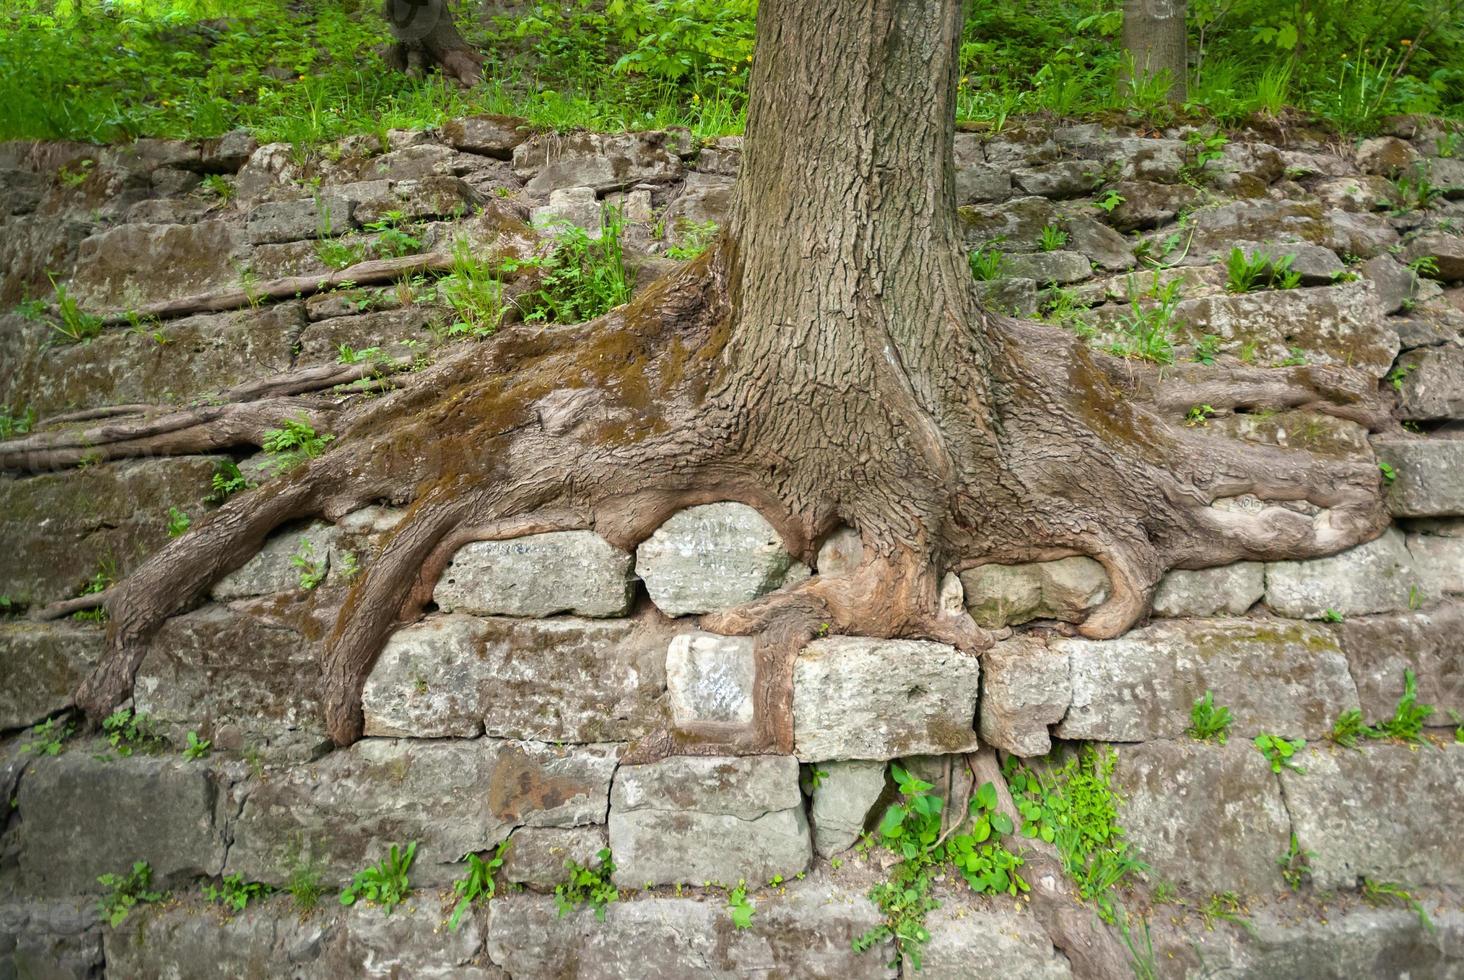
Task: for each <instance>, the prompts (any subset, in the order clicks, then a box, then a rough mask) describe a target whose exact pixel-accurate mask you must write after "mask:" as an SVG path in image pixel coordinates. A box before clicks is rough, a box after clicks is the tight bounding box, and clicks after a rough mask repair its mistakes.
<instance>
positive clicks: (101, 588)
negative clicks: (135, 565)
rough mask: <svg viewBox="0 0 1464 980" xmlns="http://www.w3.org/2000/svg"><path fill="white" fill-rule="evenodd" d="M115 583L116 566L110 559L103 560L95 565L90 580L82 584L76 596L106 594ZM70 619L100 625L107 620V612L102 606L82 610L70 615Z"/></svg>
mask: <svg viewBox="0 0 1464 980" xmlns="http://www.w3.org/2000/svg"><path fill="white" fill-rule="evenodd" d="M116 581H117V566H116V563H115V562H113V561H112V560H111V559H110V558H106V559H103V560H102V561H100V562H98V563H97V570H96V573H95V574H94V575H92V577H91V578H89V579H87V580H86V581H85V582H83V583H82V586H81V591H80V592H78V593H77V596H78V597H80V596H87V595H101V594H102V593H103V592H106V591H107V590H108V589H109V588H111V587H112V585H113V584H114V583H115V582H116ZM71 618H72V619H76V620H81V621H84V622H93V623H100V622H102V621H103V620H105V619H106V618H107V610H106V608H105V607H103V606H98V607H96V608H94V609H82V610H79V611H77V612H74V613H72V614H71Z"/></svg>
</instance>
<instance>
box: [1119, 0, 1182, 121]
mask: <svg viewBox="0 0 1464 980" xmlns="http://www.w3.org/2000/svg"><path fill="white" fill-rule="evenodd" d="M1186 6H1187V4H1186V2H1185V0H1124V4H1123V40H1122V43H1123V50H1124V54H1125V55H1126V56H1127V57H1128V58H1132V59H1133V60H1132V62H1131V68H1132V73H1133V75H1136V76H1138V77H1139V78H1141V79H1148V78H1153V77H1155V76H1157V75H1161V74H1163V73H1165V72H1167V73H1168V74H1169V79H1170V84H1169V101H1170V102H1183V101H1184V98H1185V90H1186V79H1187V76H1188V74H1189V53H1188V50H1187V43H1188V38H1187V35H1186V34H1185V8H1186ZM1128 72H1129V66H1126V67H1125V76H1126V77H1125V79H1124V84H1126V85H1128V84H1132V79H1131V78H1129V77H1127V75H1128Z"/></svg>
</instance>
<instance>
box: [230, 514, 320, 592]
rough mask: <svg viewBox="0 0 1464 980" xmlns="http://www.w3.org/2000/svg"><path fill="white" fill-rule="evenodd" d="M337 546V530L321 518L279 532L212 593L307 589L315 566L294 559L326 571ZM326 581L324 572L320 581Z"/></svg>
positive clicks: (317, 569)
mask: <svg viewBox="0 0 1464 980" xmlns="http://www.w3.org/2000/svg"><path fill="white" fill-rule="evenodd" d="M334 546H335V533H334V529H333V528H332V527H331V526H330V525H329V524H322V523H320V522H318V521H317V522H316V523H313V524H311V525H310V526H309V527H305V528H301V529H298V530H293V531H278V532H276V533H274V534H272V535H270V537H269V539H268V540H267V541H265V543H264V547H262V548H260V549H259V551H258V552H256V553H255V555H254V557H253V558H250V559H249V560H248V561H247V562H245V563H244V564H243V565H241V566H240V567H238V568H236V569H234V570H233V571H232V572H230V573H229V574H227V575H225V576H224V577H223V578H221V579H219V580H218V581H217V582H215V583H214V585H213V588H212V589H211V590H209V594H210V595H212V596H213V597H214V598H215V599H241V598H244V597H246V596H256V595H270V594H271V593H275V592H294V591H296V590H297V589H303V588H306V587H307V586H306V585H305V584H304V583H303V582H302V581H301V576H302V575H308V574H310V573H311V569H309V568H301V567H299V566H298V565H297V564H296V563H295V561H294V559H295V558H296V557H298V558H299V559H300V561H301V562H304V563H305V564H307V565H311V566H313V567H314V569H315V570H316V571H318V572H321V573H324V572H327V571H328V570H329V569H330V565H331V559H332V557H333V555H332V553H333V551H334ZM324 580H325V579H324V576H323V575H322V577H321V579H320V581H322V582H323V581H324Z"/></svg>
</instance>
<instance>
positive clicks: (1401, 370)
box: [1384, 364, 1418, 391]
mask: <svg viewBox="0 0 1464 980" xmlns="http://www.w3.org/2000/svg"><path fill="white" fill-rule="evenodd" d="M1416 370H1418V365H1417V364H1399V365H1397V366H1395V367H1394V368H1393V369H1392V370H1391V371H1389V372H1388V373H1387V376H1386V377H1385V379H1384V380H1386V381H1387V382H1388V384H1390V385H1392V386H1393V390H1394V391H1402V390H1403V381H1404V379H1406V378H1407V377H1408V376H1409V375H1410V374H1412V373H1413V372H1414V371H1416Z"/></svg>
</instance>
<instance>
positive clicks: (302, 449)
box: [261, 415, 335, 476]
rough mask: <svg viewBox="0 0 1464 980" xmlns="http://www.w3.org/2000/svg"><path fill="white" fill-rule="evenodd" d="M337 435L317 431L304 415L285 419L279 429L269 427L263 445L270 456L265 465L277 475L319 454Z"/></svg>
mask: <svg viewBox="0 0 1464 980" xmlns="http://www.w3.org/2000/svg"><path fill="white" fill-rule="evenodd" d="M334 439H335V436H332V435H324V434H317V433H316V431H315V429H314V428H313V427H312V426H311V425H310V421H309V420H308V419H306V418H305V416H303V415H301V416H299V417H298V418H293V419H285V420H284V421H282V422H281V423H280V427H279V428H278V429H268V430H266V431H265V433H264V441H263V446H262V447H261V448H263V449H264V451H265V453H267V454H268V455H269V457H270V458H269V462H268V463H267V464H266V465H267V466H268V467H269V468H270V469H272V470H273V471H274V473H275V475H276V476H278V475H279V474H281V473H284V472H287V471H289V470H292V469H294V468H295V467H296V466H299V465H300V464H301V463H303V462H305V461H306V460H307V459H314V458H316V457H317V456H319V455H320V454H321V453H323V452H325V447H326V446H327V445H329V444H330V443H331V442H332V441H333V440H334Z"/></svg>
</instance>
